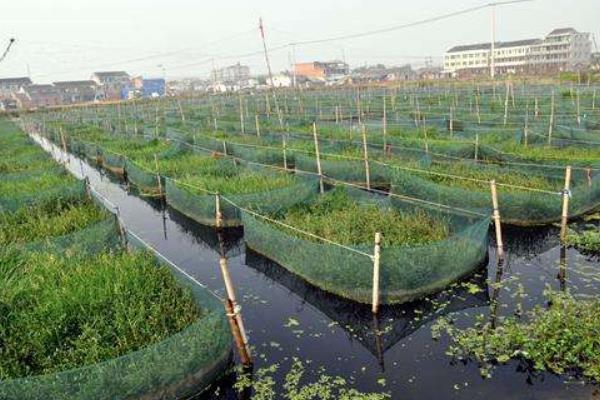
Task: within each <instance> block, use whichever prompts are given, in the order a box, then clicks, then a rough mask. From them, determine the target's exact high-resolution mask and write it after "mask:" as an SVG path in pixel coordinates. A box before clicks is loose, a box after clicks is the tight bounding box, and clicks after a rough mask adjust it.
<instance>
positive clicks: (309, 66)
mask: <svg viewBox="0 0 600 400" xmlns="http://www.w3.org/2000/svg"><path fill="white" fill-rule="evenodd" d="M294 70H295V74H296V76H302V77H305V78H311V79H323V80H328V79H338V78H342V77H345V76H347V75H348V74H350V67H349V66H348V64H346V63H345V62H343V61H330V62H319V61H314V62H309V63H300V64H296V65H294Z"/></svg>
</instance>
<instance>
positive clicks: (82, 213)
mask: <svg viewBox="0 0 600 400" xmlns="http://www.w3.org/2000/svg"><path fill="white" fill-rule="evenodd" d="M105 218H106V213H105V212H103V211H102V210H100V209H99V208H98V207H95V206H93V205H92V204H89V203H80V204H62V203H50V204H48V205H47V206H45V207H27V208H21V209H19V210H17V211H16V212H14V213H7V212H4V213H1V212H0V246H8V245H10V244H20V243H29V242H34V241H37V240H41V239H45V238H51V237H56V236H62V235H67V234H70V233H73V232H76V231H78V230H81V229H84V228H86V227H87V226H89V225H91V224H93V223H96V222H100V221H102V220H104V219H105Z"/></svg>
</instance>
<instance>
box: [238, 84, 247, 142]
mask: <svg viewBox="0 0 600 400" xmlns="http://www.w3.org/2000/svg"><path fill="white" fill-rule="evenodd" d="M239 98H240V127H241V129H242V135H243V134H245V133H246V122H245V120H244V102H243V100H242V94H241V93H240V96H239Z"/></svg>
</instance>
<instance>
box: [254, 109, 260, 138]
mask: <svg viewBox="0 0 600 400" xmlns="http://www.w3.org/2000/svg"><path fill="white" fill-rule="evenodd" d="M254 122H255V123H256V136H260V121H259V120H258V114H256V115H255V116H254Z"/></svg>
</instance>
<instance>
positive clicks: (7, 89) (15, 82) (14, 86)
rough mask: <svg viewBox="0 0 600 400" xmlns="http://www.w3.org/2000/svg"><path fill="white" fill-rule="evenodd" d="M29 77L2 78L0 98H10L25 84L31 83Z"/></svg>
mask: <svg viewBox="0 0 600 400" xmlns="http://www.w3.org/2000/svg"><path fill="white" fill-rule="evenodd" d="M32 83H33V82H31V79H29V78H4V79H0V99H10V98H12V97H13V95H14V93H17V92H18V91H19V90H21V88H22V87H23V86H28V85H31V84H32Z"/></svg>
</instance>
